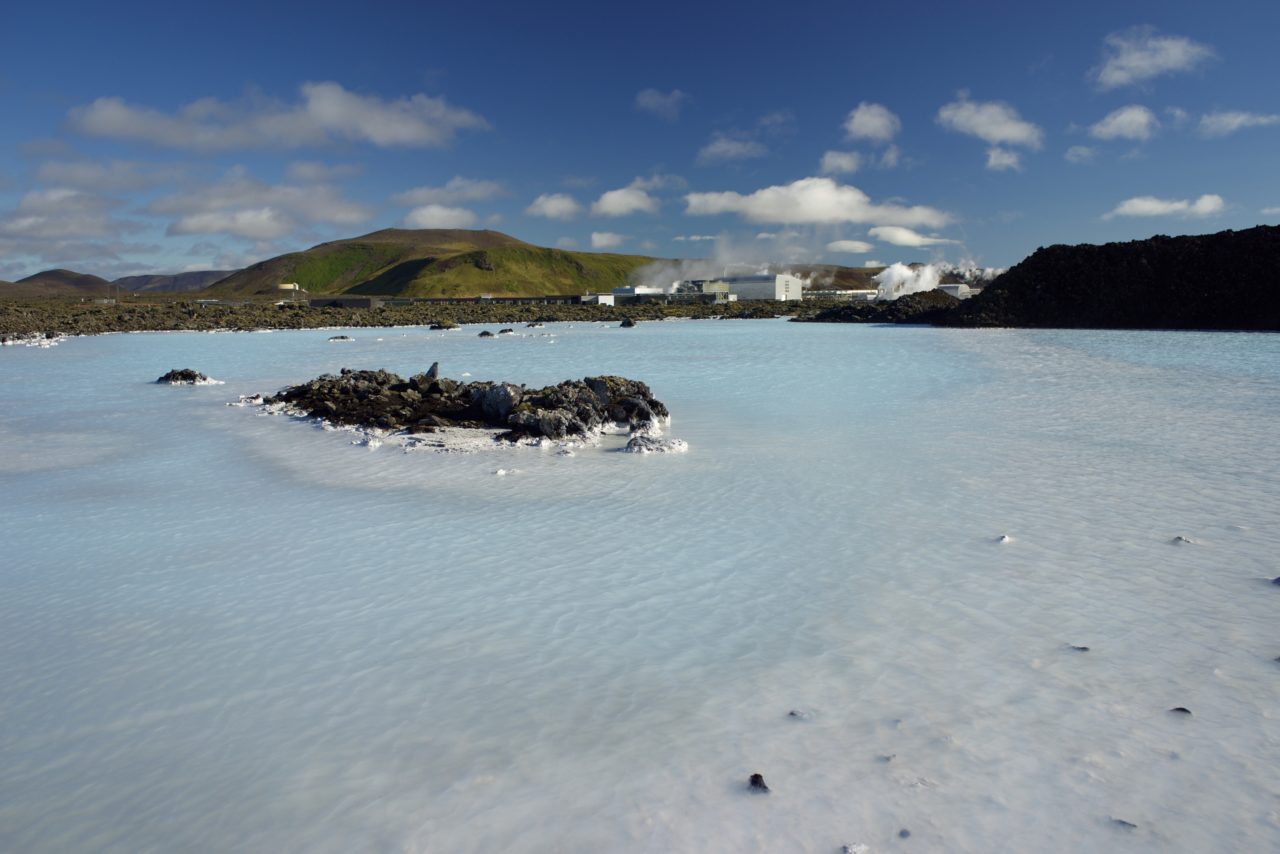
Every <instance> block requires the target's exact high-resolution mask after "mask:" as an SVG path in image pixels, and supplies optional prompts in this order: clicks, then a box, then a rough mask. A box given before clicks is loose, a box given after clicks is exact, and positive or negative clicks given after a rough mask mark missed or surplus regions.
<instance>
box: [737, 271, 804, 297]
mask: <svg viewBox="0 0 1280 854" xmlns="http://www.w3.org/2000/svg"><path fill="white" fill-rule="evenodd" d="M716 281H717V282H723V283H724V284H726V285H728V286H729V293H731V294H736V295H737V297H738V299H772V300H780V301H785V300H793V299H803V298H804V294H803V293H802V291H803V288H804V281H803V280H801V279H799V278H797V277H795V276H791V275H788V274H787V273H776V274H773V273H770V274H766V275H757V276H721V277H720V278H719V279H716Z"/></svg>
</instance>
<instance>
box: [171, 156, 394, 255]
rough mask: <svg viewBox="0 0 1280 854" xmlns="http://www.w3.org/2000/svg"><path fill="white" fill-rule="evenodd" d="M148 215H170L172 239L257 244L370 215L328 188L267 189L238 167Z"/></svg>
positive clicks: (268, 186)
mask: <svg viewBox="0 0 1280 854" xmlns="http://www.w3.org/2000/svg"><path fill="white" fill-rule="evenodd" d="M148 210H149V211H151V212H152V213H160V214H174V215H177V217H178V218H177V219H176V220H175V221H173V222H172V223H171V224H170V226H169V233H170V234H229V235H234V236H236V237H245V238H250V239H258V240H274V239H276V238H279V237H282V236H284V234H287V233H289V232H290V231H292V230H293V229H295V228H297V227H298V225H299V224H300V223H304V222H313V223H315V222H320V223H329V224H332V225H342V226H352V225H359V224H361V223H364V222H367V221H368V220H369V218H370V217H371V216H372V215H373V214H372V212H371V211H370V210H369V209H368V208H367V207H365V206H364V205H361V204H358V203H356V202H352V201H350V200H348V199H344V198H343V197H342V196H341V195H340V194H339V192H338V191H337V190H336V189H334V188H333V187H332V186H330V185H328V184H315V185H310V186H299V185H294V184H265V183H263V182H261V181H258V180H257V179H255V178H253V177H252V176H250V175H249V174H248V172H247V171H246V170H245V169H244V168H242V167H235V168H233V169H230V170H228V172H227V174H226V175H225V176H223V178H222V180H221V181H219V182H217V183H215V184H210V185H206V186H200V187H194V188H190V189H188V190H187V191H186V192H183V193H178V194H175V195H171V196H165V197H162V198H159V199H156V200H155V201H153V202H152V203H151V204H150V205H149V206H148Z"/></svg>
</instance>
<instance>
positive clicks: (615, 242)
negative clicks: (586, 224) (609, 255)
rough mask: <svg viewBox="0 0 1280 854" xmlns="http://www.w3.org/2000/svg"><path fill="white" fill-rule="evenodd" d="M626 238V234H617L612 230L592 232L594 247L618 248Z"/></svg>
mask: <svg viewBox="0 0 1280 854" xmlns="http://www.w3.org/2000/svg"><path fill="white" fill-rule="evenodd" d="M626 240H627V236H626V235H625V234H615V233H613V232H612V231H593V232H591V248H592V249H617V248H618V247H619V246H621V245H622V244H623V243H625V242H626Z"/></svg>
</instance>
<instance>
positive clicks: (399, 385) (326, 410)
mask: <svg viewBox="0 0 1280 854" xmlns="http://www.w3.org/2000/svg"><path fill="white" fill-rule="evenodd" d="M262 403H263V405H265V406H268V407H270V406H273V405H274V406H281V407H283V408H284V409H286V410H287V411H291V412H295V413H298V414H301V415H306V416H309V417H312V418H319V419H322V420H324V421H325V422H328V423H330V424H337V425H345V426H350V427H359V428H364V429H372V430H379V431H388V432H404V433H415V434H416V433H435V432H438V431H442V430H446V429H448V428H454V427H466V428H487V429H495V430H500V431H501V432H500V433H499V434H498V435H497V437H496V438H498V439H499V440H505V441H508V442H517V441H521V440H536V439H542V438H545V439H551V440H568V439H575V438H578V439H584V438H589V437H591V436H594V435H596V434H598V433H600V432H603V431H608V430H610V429H612V430H616V431H619V432H621V431H628V432H630V433H631V434H632V441H633V442H634V443H635V444H636V447H635V448H634V449H632V450H634V451H637V452H641V453H647V452H652V451H656V450H675V449H677V448H676V447H674V446H673V447H670V448H663V447H659V446H658V445H659V444H660V443H655V441H654V438H653V434H655V433H657V432H659V425H660V424H661V423H663V422H665V421H666V420H668V418H669V413H668V412H667V407H666V406H664V405H663V404H662V402H661V401H659V400H656V399H655V398H654V397H653V394H652V392H650V390H649V387H648V386H647V385H645V384H644V383H642V382H639V381H637V380H629V379H626V378H625V377H616V376H600V377H586V378H585V379H581V380H566V381H565V382H562V383H560V384H559V385H554V386H547V387H545V388H540V389H529V388H526V387H524V386H522V385H516V384H514V383H507V382H488V381H481V382H470V383H468V382H459V381H456V380H451V379H449V378H447V377H442V376H439V368H438V365H432V366H431V370H429V371H427V372H425V373H421V374H415V375H414V376H412V377H409V378H408V379H404V378H403V377H401V376H399V375H397V374H393V373H391V372H389V371H382V370H379V371H356V370H351V369H350V368H343V369H342V372H341V373H340V374H338V375H337V376H335V375H333V374H324V375H322V376H320V377H317V378H316V379H314V380H311V381H310V382H305V383H302V384H301V385H296V386H290V387H289V388H285V389H283V390H281V391H280V392H278V393H277V394H275V395H272V396H269V397H264V398H263V399H262ZM642 440H643V441H642ZM668 441H674V440H668ZM678 444H679V445H681V446H682V445H683V443H678ZM680 449H683V448H680Z"/></svg>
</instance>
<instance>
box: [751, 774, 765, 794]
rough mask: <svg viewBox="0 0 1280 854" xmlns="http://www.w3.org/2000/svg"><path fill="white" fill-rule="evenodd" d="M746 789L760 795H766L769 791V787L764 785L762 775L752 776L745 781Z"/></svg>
mask: <svg viewBox="0 0 1280 854" xmlns="http://www.w3.org/2000/svg"><path fill="white" fill-rule="evenodd" d="M747 788H749V789H750V790H751V791H753V792H759V793H761V794H766V793H767V792H768V791H769V786H768V785H767V784H766V783H765V781H764V775H763V774H752V775H751V777H750V779H748V780H747Z"/></svg>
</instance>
